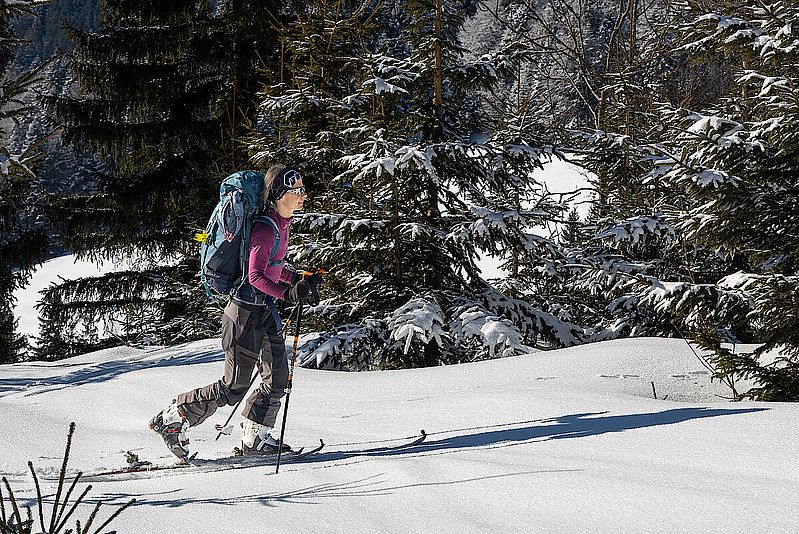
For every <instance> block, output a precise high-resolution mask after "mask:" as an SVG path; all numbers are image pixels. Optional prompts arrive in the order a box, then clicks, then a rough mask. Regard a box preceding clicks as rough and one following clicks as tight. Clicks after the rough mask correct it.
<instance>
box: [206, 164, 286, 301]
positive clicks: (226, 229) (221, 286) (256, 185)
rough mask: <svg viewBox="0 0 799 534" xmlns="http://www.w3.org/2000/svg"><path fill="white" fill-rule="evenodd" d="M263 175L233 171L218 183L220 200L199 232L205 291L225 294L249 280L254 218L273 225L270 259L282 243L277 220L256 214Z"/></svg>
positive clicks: (258, 208)
mask: <svg viewBox="0 0 799 534" xmlns="http://www.w3.org/2000/svg"><path fill="white" fill-rule="evenodd" d="M263 188H264V175H263V174H262V173H260V172H255V171H239V172H237V173H234V174H231V175H230V176H228V177H227V178H225V179H224V180H222V184H221V185H220V187H219V202H218V203H217V204H216V207H215V208H214V212H213V213H212V214H211V218H210V219H209V220H208V225H207V227H206V229H205V232H203V233H201V234H197V241H199V242H200V243H201V244H200V278H201V279H202V281H203V286H204V287H205V292H206V293H207V294H208V296H209V297H212V296H213V295H212V293H211V290H213V291H215V292H216V293H220V294H223V295H227V294H230V293H232V292H234V291H235V290H237V289H239V288H240V287H241V286H242V285H243V284H244V282H245V281H246V280H247V267H248V264H249V260H250V232H251V231H252V225H253V223H254V222H255V221H259V222H263V223H265V224H268V225H270V226H271V227H272V229H273V230H274V233H275V242H274V245H273V246H272V251H271V252H270V254H269V259H270V260H271V259H272V258H273V257H274V256H275V253H277V248H278V246H279V245H280V233H279V232H278V230H277V224H275V221H273V220H272V219H271V218H270V217H267V216H256V213H258V212H259V210H260V207H261V193H262V192H263Z"/></svg>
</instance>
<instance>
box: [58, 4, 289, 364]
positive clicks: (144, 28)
mask: <svg viewBox="0 0 799 534" xmlns="http://www.w3.org/2000/svg"><path fill="white" fill-rule="evenodd" d="M100 9H101V13H100V29H99V30H98V31H96V32H89V31H82V30H78V29H72V31H71V37H72V39H73V40H74V41H75V44H76V46H75V52H74V54H73V56H72V58H71V62H72V69H73V71H74V74H75V76H76V78H77V81H78V84H79V89H80V90H79V92H78V95H77V96H75V97H74V98H59V97H54V98H51V99H49V104H50V107H51V109H52V110H53V112H54V113H55V114H56V116H57V117H58V120H59V122H60V123H61V124H62V125H63V128H64V138H65V141H66V142H67V143H69V144H71V145H72V146H74V147H75V148H76V150H78V151H80V152H82V153H85V154H90V155H94V156H97V157H99V158H101V160H102V163H103V164H104V166H105V169H104V170H103V171H102V172H100V173H99V176H100V191H99V192H98V193H95V194H89V195H82V196H71V197H63V196H61V197H56V198H54V199H53V202H52V206H51V210H50V215H51V219H52V220H53V221H57V222H58V225H59V228H60V230H61V232H62V234H61V235H62V239H63V241H64V245H65V247H66V248H67V249H68V250H70V251H73V252H75V253H76V254H78V255H79V256H83V257H89V258H92V259H97V258H117V259H118V258H129V259H130V258H132V259H135V260H139V261H141V262H142V263H143V264H144V265H151V264H153V263H157V262H160V261H163V260H164V259H166V258H174V257H178V258H191V257H193V256H195V255H196V243H194V242H193V241H192V236H193V235H194V234H195V232H196V231H198V230H200V229H202V228H204V227H205V224H206V221H207V218H208V215H209V214H210V213H211V210H212V208H213V205H214V203H215V202H216V200H217V195H218V184H219V181H220V180H221V178H222V177H224V176H225V175H227V174H230V173H231V172H233V171H234V170H237V169H238V168H240V166H241V165H242V164H243V163H244V162H245V155H244V153H243V151H242V149H241V142H242V141H241V140H242V139H243V136H244V135H245V133H246V132H247V131H248V128H249V126H250V125H251V124H252V123H253V120H254V109H255V107H254V100H255V93H256V91H257V88H258V85H257V82H256V80H257V79H258V73H259V70H260V71H263V70H265V68H266V67H268V66H269V64H270V63H269V62H270V61H271V60H272V58H273V57H274V54H275V42H274V39H273V38H272V35H273V33H274V32H271V31H269V28H270V27H271V24H272V23H273V21H274V20H275V19H276V17H277V16H278V9H279V6H278V3H277V2H273V1H268V2H254V1H249V0H225V1H210V0H177V1H174V2H160V1H156V0H147V1H143V2H130V1H128V0H104V1H103V2H101V3H100ZM178 265H179V266H181V267H180V268H178V269H177V270H175V271H173V276H171V277H167V278H166V279H164V281H163V283H164V284H166V285H170V284H172V285H173V286H174V288H175V290H176V291H179V290H180V289H179V288H180V287H181V282H180V280H183V279H185V278H186V277H187V276H190V274H192V273H195V272H197V270H198V264H197V262H196V260H195V261H193V262H192V261H187V262H179V263H178ZM145 268H146V269H152V267H145ZM140 274H141V273H136V274H135V275H134V274H133V273H131V276H133V279H131V280H128V281H125V280H124V277H119V276H105V277H101V278H99V279H97V280H96V281H95V282H94V283H93V285H96V286H97V287H96V288H94V289H93V290H91V291H90V290H89V289H88V288H89V286H85V287H86V291H89V294H91V293H92V292H93V293H94V294H96V295H104V296H105V297H106V298H109V297H111V295H109V294H108V290H109V289H111V290H112V294H113V297H111V298H112V300H113V301H114V302H117V303H118V306H123V305H125V304H129V305H132V306H135V305H138V304H139V303H144V301H145V300H147V299H145V298H144V296H143V295H141V294H137V293H135V291H138V289H137V288H143V287H144V286H141V285H140V284H138V283H136V279H137V278H138V277H139V275H140ZM150 274H155V271H153V273H150ZM162 274H163V273H162ZM101 286H108V287H101ZM54 291H57V290H55V289H54ZM131 291H133V292H131ZM201 295H202V294H201V291H200V290H199V287H198V289H197V291H196V298H198V299H202V298H203V297H202V296H201ZM74 298H75V299H77V301H79V302H81V303H82V306H81V308H80V314H81V315H82V317H81V318H80V320H87V321H88V320H90V319H92V318H93V319H94V320H99V319H102V318H107V317H108V316H107V315H106V314H108V313H111V314H113V309H108V307H107V306H106V305H105V303H103V302H101V301H96V300H92V299H90V298H88V295H79V294H75V295H74ZM153 298H155V297H153ZM50 302H52V303H57V302H59V300H58V299H57V298H53V299H50ZM158 302H159V300H158V299H156V300H152V301H148V302H146V303H145V304H146V305H147V306H150V305H154V304H157V303H158ZM64 305H67V303H64ZM162 312H164V313H166V310H164V309H162ZM61 315H62V314H61V313H60V312H55V311H53V313H51V314H49V315H48V317H49V320H50V321H52V320H55V319H56V318H58V317H60V316H61ZM183 315H184V316H185V317H187V318H188V317H189V316H190V315H191V310H190V309H188V308H186V309H184V310H183ZM70 324H71V323H70ZM152 326H153V325H147V326H144V325H142V329H141V331H140V332H139V334H141V335H143V334H144V332H147V331H151V330H152ZM46 330H47V331H49V332H57V331H58V327H57V325H55V324H53V325H50V327H47V328H46ZM204 333H205V330H204V329H202V330H201V332H198V333H197V334H196V335H203V334H204ZM64 335H65V336H67V337H68V336H70V335H71V334H70V333H69V332H65V333H64ZM44 345H51V346H53V343H51V342H49V341H48V342H46V343H44ZM43 355H44V354H43Z"/></svg>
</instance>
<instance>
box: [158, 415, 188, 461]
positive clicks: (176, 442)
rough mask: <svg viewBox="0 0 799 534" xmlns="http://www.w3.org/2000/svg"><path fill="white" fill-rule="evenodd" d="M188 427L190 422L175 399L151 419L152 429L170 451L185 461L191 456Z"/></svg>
mask: <svg viewBox="0 0 799 534" xmlns="http://www.w3.org/2000/svg"><path fill="white" fill-rule="evenodd" d="M188 429H189V423H188V421H186V419H185V418H184V417H183V415H182V414H181V413H180V409H178V406H177V404H176V403H175V401H172V404H170V405H169V406H168V407H167V408H166V409H165V410H163V411H162V412H160V413H158V415H156V416H155V417H153V418H152V419H151V420H150V430H152V431H153V432H155V433H156V434H158V435H159V436H161V438H162V439H163V440H164V443H166V446H167V447H168V448H169V452H171V453H172V454H174V455H175V456H177V457H178V458H180V459H181V460H183V461H184V462H185V461H187V459H188V457H189V449H188V444H189V438H188V437H186V431H187V430H188Z"/></svg>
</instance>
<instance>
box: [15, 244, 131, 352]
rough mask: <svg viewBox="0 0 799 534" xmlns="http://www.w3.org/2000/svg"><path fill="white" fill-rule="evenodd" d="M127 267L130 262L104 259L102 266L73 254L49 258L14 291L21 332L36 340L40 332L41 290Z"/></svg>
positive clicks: (18, 331) (16, 315) (18, 327)
mask: <svg viewBox="0 0 799 534" xmlns="http://www.w3.org/2000/svg"><path fill="white" fill-rule="evenodd" d="M127 268H128V265H127V264H125V263H120V264H115V263H113V262H103V263H100V264H99V265H98V264H96V263H93V262H90V261H85V260H77V259H75V256H73V255H67V256H60V257H58V258H53V259H51V260H47V261H46V262H44V263H43V264H42V265H40V266H39V267H38V268H37V269H36V270H35V271H34V273H33V276H32V277H31V279H30V280H29V281H28V284H27V285H26V286H24V287H22V288H20V289H17V290H16V291H14V298H15V299H16V303H15V305H14V317H16V318H17V319H19V323H18V325H17V333H19V334H23V335H26V336H29V338H30V340H31V341H32V342H33V341H35V340H34V339H33V338H35V337H36V336H38V335H39V312H38V311H37V310H36V304H37V303H38V301H39V292H40V291H43V290H45V289H47V288H48V287H49V286H50V285H51V284H58V283H61V282H62V280H76V279H78V278H83V277H89V276H100V275H103V274H106V273H110V272H114V271H119V270H122V269H127Z"/></svg>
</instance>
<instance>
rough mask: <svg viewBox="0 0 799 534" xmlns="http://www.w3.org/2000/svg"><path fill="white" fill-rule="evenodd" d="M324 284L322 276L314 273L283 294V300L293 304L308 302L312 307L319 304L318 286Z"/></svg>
mask: <svg viewBox="0 0 799 534" xmlns="http://www.w3.org/2000/svg"><path fill="white" fill-rule="evenodd" d="M321 283H322V276H321V275H320V274H318V273H314V274H312V275H311V276H309V277H307V278H303V279H302V280H300V281H299V282H297V283H296V284H294V285H293V286H291V287H290V288H288V289H287V290H286V291H285V293H283V300H284V301H286V302H289V303H291V304H294V303H297V302H299V301H301V300H302V301H306V302H308V304H310V305H311V306H316V305H317V304H319V292H318V291H317V289H316V286H318V285H319V284H321Z"/></svg>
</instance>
